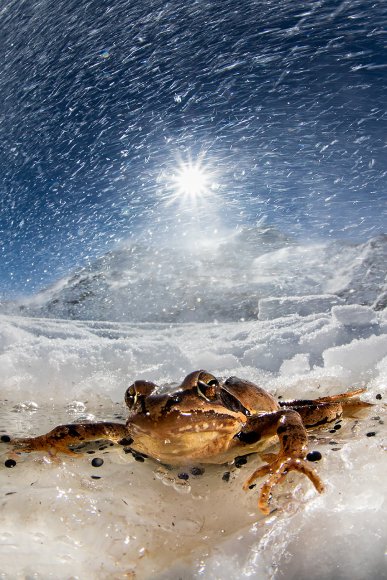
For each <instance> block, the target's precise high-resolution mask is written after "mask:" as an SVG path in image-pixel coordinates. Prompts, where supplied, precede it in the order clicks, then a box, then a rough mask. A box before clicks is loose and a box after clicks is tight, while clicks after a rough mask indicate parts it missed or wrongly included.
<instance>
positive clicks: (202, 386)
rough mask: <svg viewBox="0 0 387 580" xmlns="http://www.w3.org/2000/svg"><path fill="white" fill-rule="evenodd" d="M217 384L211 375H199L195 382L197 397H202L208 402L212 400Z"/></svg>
mask: <svg viewBox="0 0 387 580" xmlns="http://www.w3.org/2000/svg"><path fill="white" fill-rule="evenodd" d="M218 386H219V382H218V381H217V379H216V378H215V377H212V376H211V375H205V376H199V378H198V381H197V384H196V388H197V391H198V395H199V397H202V398H203V399H205V400H206V401H208V402H210V401H213V400H214V399H215V398H216V396H217V391H216V389H217V387H218Z"/></svg>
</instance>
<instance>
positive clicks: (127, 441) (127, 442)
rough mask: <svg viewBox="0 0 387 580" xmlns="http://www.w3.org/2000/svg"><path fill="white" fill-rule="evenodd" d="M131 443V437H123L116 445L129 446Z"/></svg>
mask: <svg viewBox="0 0 387 580" xmlns="http://www.w3.org/2000/svg"><path fill="white" fill-rule="evenodd" d="M132 443H133V439H132V438H131V437H124V438H123V439H120V440H119V441H118V445H124V446H125V445H131V444H132Z"/></svg>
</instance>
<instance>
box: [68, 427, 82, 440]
mask: <svg viewBox="0 0 387 580" xmlns="http://www.w3.org/2000/svg"><path fill="white" fill-rule="evenodd" d="M68 434H69V435H70V436H71V437H75V438H76V437H77V438H80V437H81V434H80V433H79V431H77V430H76V428H75V427H73V426H72V425H69V427H68Z"/></svg>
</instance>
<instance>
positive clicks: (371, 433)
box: [366, 431, 376, 437]
mask: <svg viewBox="0 0 387 580" xmlns="http://www.w3.org/2000/svg"><path fill="white" fill-rule="evenodd" d="M366 435H367V437H375V435H376V431H369V432H368V433H366Z"/></svg>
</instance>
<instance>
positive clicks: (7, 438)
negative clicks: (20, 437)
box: [0, 435, 11, 443]
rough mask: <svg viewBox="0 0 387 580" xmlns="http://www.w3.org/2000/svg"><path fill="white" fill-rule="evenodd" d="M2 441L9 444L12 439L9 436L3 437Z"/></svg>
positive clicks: (0, 438)
mask: <svg viewBox="0 0 387 580" xmlns="http://www.w3.org/2000/svg"><path fill="white" fill-rule="evenodd" d="M0 440H1V441H2V442H3V443H9V442H10V441H11V437H10V436H9V435H2V436H1V437H0Z"/></svg>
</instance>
